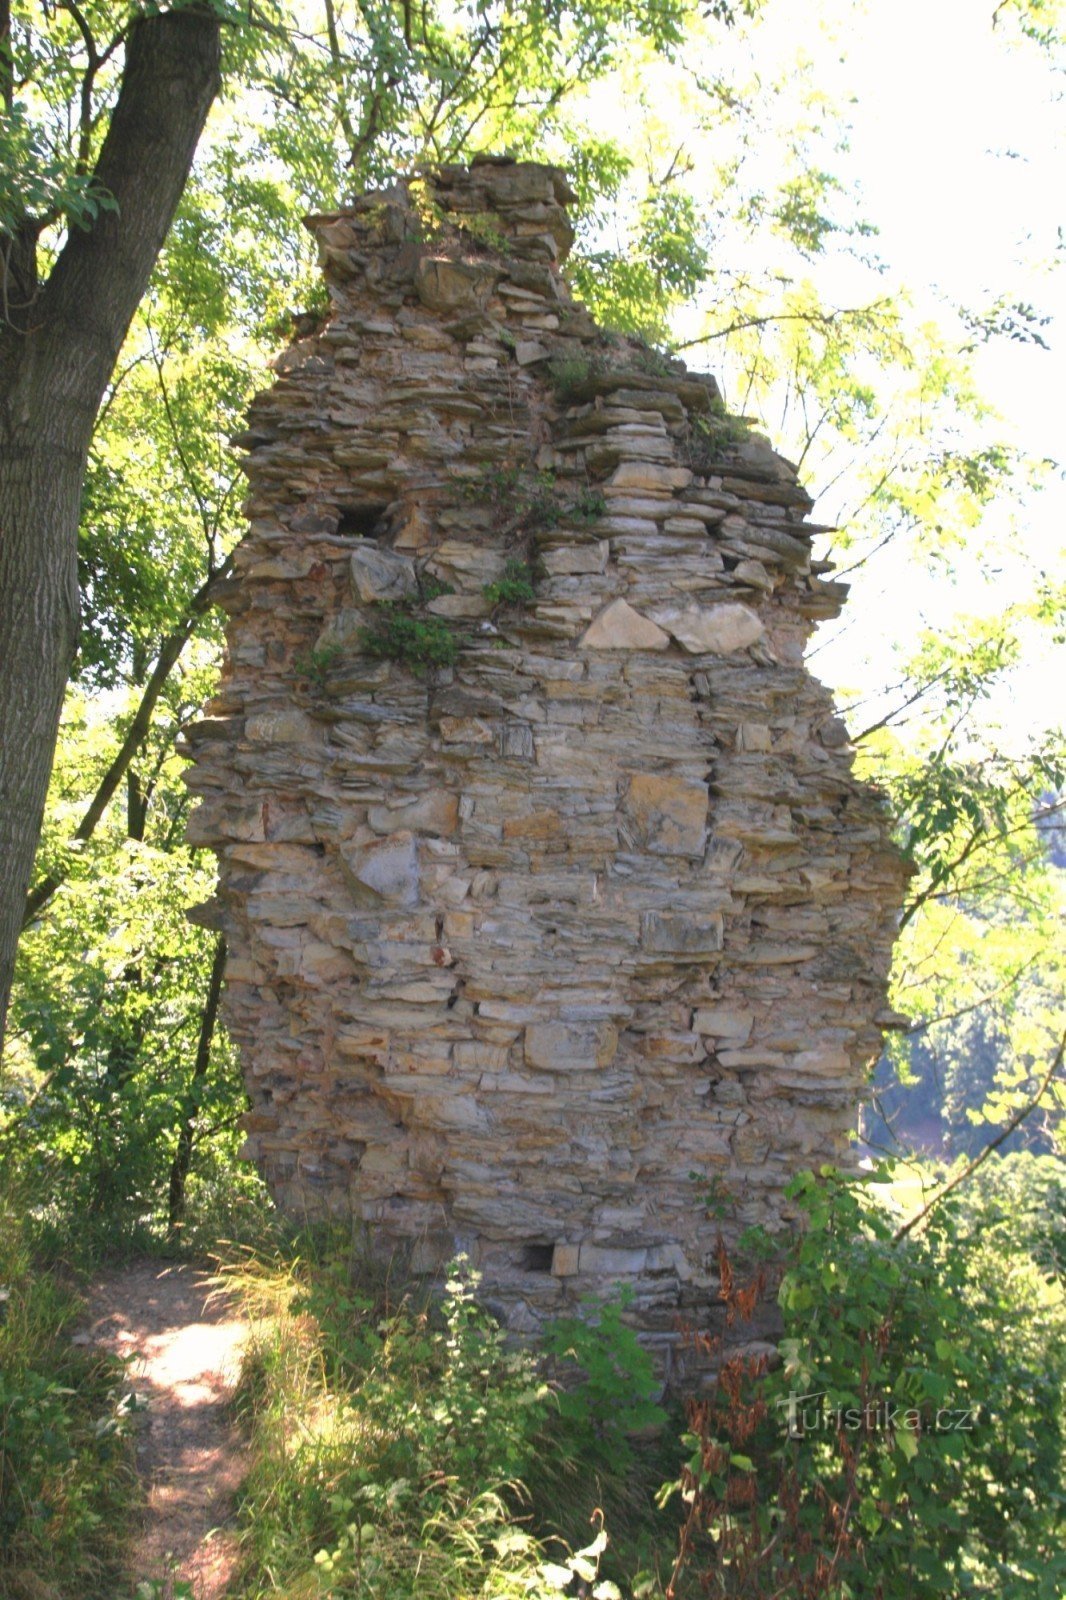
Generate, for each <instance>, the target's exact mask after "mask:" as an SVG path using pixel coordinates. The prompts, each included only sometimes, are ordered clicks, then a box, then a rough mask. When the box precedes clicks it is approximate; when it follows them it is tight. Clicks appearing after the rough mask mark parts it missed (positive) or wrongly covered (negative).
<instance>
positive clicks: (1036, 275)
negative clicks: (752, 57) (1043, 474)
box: [763, 0, 1066, 730]
mask: <svg viewBox="0 0 1066 1600" xmlns="http://www.w3.org/2000/svg"><path fill="white" fill-rule="evenodd" d="M815 9H817V13H818V14H819V15H820V17H821V18H822V19H823V20H822V25H821V28H820V29H816V28H815V26H814V25H813V23H812V13H813V12H814V10H815ZM993 9H994V7H993V4H992V0H892V3H891V4H880V3H877V0H872V3H870V4H868V5H862V4H855V3H852V0H819V4H818V6H817V8H813V7H807V6H798V7H797V6H794V5H789V4H788V3H787V0H771V5H770V8H769V10H768V12H767V14H766V18H765V21H764V27H765V23H766V22H769V23H770V25H771V26H770V29H769V32H770V33H771V35H772V36H773V37H774V38H775V39H778V40H779V41H780V47H781V51H782V54H783V55H784V56H786V57H787V55H788V54H789V53H791V52H793V51H795V50H797V49H805V50H806V51H807V53H808V54H809V55H810V56H811V57H812V59H813V65H814V78H815V81H816V82H818V83H819V84H820V85H823V86H824V87H825V88H826V89H827V90H828V91H829V92H830V93H831V94H832V95H833V98H834V99H837V98H839V99H844V98H848V97H853V99H854V103H853V104H852V105H851V107H850V121H851V133H850V155H849V156H848V157H846V158H845V159H846V160H847V162H848V171H849V172H850V174H851V175H853V176H854V177H857V178H858V181H859V184H860V186H861V193H862V196H863V200H864V208H863V209H864V211H865V214H866V215H867V216H868V217H869V218H870V219H871V220H872V221H874V222H875V223H876V224H877V226H878V228H879V237H878V240H877V250H878V253H879V255H880V256H881V257H882V258H883V259H884V260H885V261H886V262H887V263H888V266H889V268H890V272H891V276H892V278H894V279H899V280H902V281H904V282H906V283H907V284H908V285H909V286H910V287H911V289H912V290H913V291H914V292H915V294H916V295H918V296H919V303H920V304H921V303H922V301H923V300H924V299H926V298H927V296H926V295H925V294H924V293H923V291H925V290H928V289H932V288H935V289H937V290H939V291H940V292H941V293H943V294H945V295H947V296H948V297H949V298H950V299H952V300H955V301H958V302H963V303H970V304H974V303H977V304H980V303H982V302H983V301H987V300H989V299H991V298H992V297H993V296H995V295H996V294H998V293H1002V292H1003V291H1004V290H1009V291H1010V293H1011V296H1012V298H1018V299H1021V300H1025V301H1029V302H1031V303H1033V304H1034V305H1035V306H1037V307H1038V308H1039V309H1040V310H1041V311H1042V312H1044V313H1047V314H1050V315H1051V316H1052V317H1053V321H1052V323H1051V324H1050V325H1049V327H1047V328H1046V329H1044V330H1043V333H1044V337H1045V338H1046V340H1047V342H1048V343H1049V345H1050V346H1051V348H1050V349H1049V350H1046V351H1045V350H1041V349H1039V348H1038V347H1035V346H1030V345H1020V344H1007V343H1005V342H1004V341H996V342H995V343H994V344H993V345H991V346H988V347H986V348H985V349H984V350H982V351H981V352H979V356H978V374H979V378H980V381H981V386H982V388H983V389H984V391H985V392H986V393H987V394H988V396H989V398H990V400H991V401H992V402H993V404H994V405H995V407H996V409H997V410H998V411H999V412H1000V413H1001V414H1002V415H1003V417H1004V419H1005V420H1006V422H1007V424H1008V430H1007V431H1008V433H1009V434H1011V435H1013V437H1014V438H1016V439H1017V440H1018V441H1019V442H1021V443H1023V444H1024V446H1025V447H1026V448H1027V449H1028V451H1029V452H1030V453H1031V454H1033V455H1035V456H1041V457H1043V456H1047V457H1050V458H1052V459H1055V460H1057V461H1060V462H1061V461H1063V460H1066V438H1064V437H1063V432H1064V424H1066V408H1064V405H1063V395H1064V394H1066V271H1064V270H1063V268H1064V267H1066V262H1064V261H1063V260H1062V252H1061V249H1059V255H1058V261H1059V266H1058V270H1057V271H1056V270H1053V263H1054V261H1055V257H1056V249H1057V247H1059V246H1060V240H1059V228H1060V226H1061V225H1062V224H1063V223H1064V222H1066V205H1064V204H1063V201H1064V199H1066V192H1064V188H1063V183H1062V171H1063V156H1064V154H1066V150H1064V145H1066V103H1064V102H1063V100H1061V99H1059V98H1057V96H1059V95H1061V94H1063V93H1064V92H1066V78H1064V77H1063V75H1062V74H1058V75H1056V74H1055V73H1053V72H1052V71H1051V69H1050V64H1049V61H1048V59H1047V57H1046V56H1045V55H1044V54H1043V53H1042V52H1040V51H1039V50H1037V49H1036V48H1034V47H1027V46H1022V47H1020V48H1011V47H1010V46H1009V45H1008V44H1007V42H1006V41H1005V39H1004V37H1003V35H1002V33H999V32H996V31H994V30H993V28H992V24H991V18H992V12H993ZM763 38H764V40H765V34H764V35H763ZM928 301H929V310H930V312H933V311H934V310H935V302H934V300H933V298H932V296H931V295H930V296H928ZM816 488H817V486H816V485H812V490H815V491H816ZM1018 512H1019V518H1020V522H1021V525H1022V526H1023V528H1024V529H1025V533H1026V539H1025V544H1026V548H1027V549H1028V550H1029V552H1030V554H1031V555H1032V556H1033V557H1035V558H1036V559H1037V560H1038V562H1039V564H1040V565H1041V566H1043V567H1045V568H1046V569H1047V570H1049V571H1056V570H1061V568H1060V563H1061V559H1062V549H1063V529H1064V526H1066V487H1064V485H1063V481H1062V477H1061V473H1060V474H1059V475H1058V476H1057V477H1056V480H1055V481H1054V483H1053V485H1052V486H1050V487H1049V489H1047V490H1045V492H1044V493H1043V494H1040V495H1038V496H1034V497H1033V498H1032V501H1031V503H1030V504H1028V505H1026V506H1023V507H1019V508H1018ZM871 581H876V582H877V584H878V585H879V588H880V594H879V595H872V594H871V593H870V591H869V587H868V585H869V583H870V582H871ZM1008 581H1009V578H1008ZM856 582H857V584H858V585H860V586H861V587H860V588H859V589H857V591H856V593H855V612H853V615H858V613H859V611H860V609H861V613H862V614H863V616H864V617H865V618H866V619H867V620H868V619H869V618H870V617H871V616H873V615H878V614H880V615H882V616H884V617H885V618H886V619H888V621H887V625H886V626H885V628H884V630H883V636H882V637H881V638H879V639H876V641H874V642H873V649H872V650H871V651H870V662H869V665H868V666H867V668H866V671H862V670H861V669H860V666H859V659H860V657H861V655H862V654H863V653H864V651H863V647H861V646H860V645H859V642H858V640H857V639H856V637H855V630H854V629H847V628H844V629H842V631H841V633H840V636H839V640H838V641H837V642H836V643H835V644H834V643H831V642H826V643H825V645H824V647H823V648H822V649H821V650H820V651H819V657H818V667H819V671H820V672H821V673H822V674H823V675H824V676H826V677H827V678H828V679H830V680H831V681H837V682H847V681H856V679H857V678H858V677H859V676H860V675H861V676H862V677H865V676H866V672H868V671H869V667H870V666H872V667H873V668H874V671H875V673H876V674H877V675H878V676H880V675H881V673H882V671H887V659H888V658H887V651H885V650H884V649H881V648H878V646H879V645H882V646H883V645H887V644H888V642H889V640H890V637H893V636H894V637H900V636H901V634H902V635H903V636H905V630H900V629H899V628H898V626H897V627H894V626H892V621H893V620H895V621H897V622H898V620H899V618H900V615H901V613H902V615H903V616H904V617H913V616H914V615H915V613H916V612H917V613H919V614H921V615H923V616H924V618H925V620H926V621H928V622H930V623H932V624H935V623H936V622H937V621H938V620H941V619H943V618H944V616H945V614H946V612H947V610H948V609H969V608H973V609H982V610H983V609H986V608H990V607H993V606H994V605H995V603H996V595H995V589H994V588H993V589H992V590H991V592H990V591H989V590H988V589H985V590H984V591H982V589H981V588H980V587H979V586H978V585H977V584H976V583H967V582H965V581H964V582H963V583H962V584H961V586H960V587H959V589H958V591H957V592H956V593H955V594H954V595H953V596H950V597H949V596H946V595H945V593H944V585H943V582H942V580H937V579H935V578H927V577H926V576H925V574H924V573H921V572H918V571H916V570H915V569H914V567H913V565H912V566H910V567H904V566H902V564H901V563H900V562H898V561H893V560H887V561H882V562H880V563H879V566H878V570H877V571H876V573H875V572H873V571H871V572H870V573H869V574H864V575H863V576H862V577H861V578H857V579H856ZM946 601H947V602H948V604H947V605H946V604H945V602H946ZM882 606H883V607H884V608H885V609H884V610H881V607H882ZM862 633H863V645H864V646H865V647H869V646H870V645H871V639H870V630H869V628H868V626H867V627H864V628H863V629H862ZM1064 682H1066V661H1064V660H1063V658H1062V656H1061V654H1060V655H1059V657H1058V659H1057V660H1052V659H1051V657H1050V656H1049V655H1048V654H1047V653H1046V650H1045V649H1042V650H1041V651H1040V652H1039V653H1038V654H1036V655H1035V656H1034V658H1033V659H1032V660H1031V661H1030V663H1029V665H1028V667H1027V668H1026V669H1024V670H1023V671H1022V672H1021V673H1020V674H1018V675H1017V677H1016V680H1015V683H1014V685H1013V687H1012V690H1011V692H1010V703H1009V709H1008V705H1007V704H1006V703H1005V702H1004V701H1002V700H1001V702H1000V703H999V704H998V705H996V706H994V707H993V713H994V714H997V713H998V714H999V716H1000V717H1001V719H1004V720H1006V721H1007V722H1008V723H1010V724H1012V725H1013V727H1014V729H1015V730H1016V729H1017V727H1018V724H1019V720H1022V721H1024V722H1026V723H1029V724H1030V725H1031V726H1047V725H1050V724H1053V723H1055V722H1060V721H1061V719H1062V685H1063V683H1064Z"/></svg>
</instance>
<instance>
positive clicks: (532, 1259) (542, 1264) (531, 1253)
mask: <svg viewBox="0 0 1066 1600" xmlns="http://www.w3.org/2000/svg"><path fill="white" fill-rule="evenodd" d="M554 1254H555V1246H554V1245H553V1244H527V1245H523V1247H522V1254H521V1256H520V1257H519V1260H518V1265H519V1266H520V1267H521V1269H522V1271H523V1272H550V1271H551V1269H552V1256H553V1255H554Z"/></svg>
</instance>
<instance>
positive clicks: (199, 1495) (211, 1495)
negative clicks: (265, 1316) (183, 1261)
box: [78, 1261, 248, 1600]
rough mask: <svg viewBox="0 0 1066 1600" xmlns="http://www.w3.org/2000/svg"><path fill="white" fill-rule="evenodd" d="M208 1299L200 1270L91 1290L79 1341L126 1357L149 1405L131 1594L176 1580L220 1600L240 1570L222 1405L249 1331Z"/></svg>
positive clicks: (158, 1265)
mask: <svg viewBox="0 0 1066 1600" xmlns="http://www.w3.org/2000/svg"><path fill="white" fill-rule="evenodd" d="M210 1295H211V1284H210V1281H209V1278H208V1276H207V1275H206V1274H205V1273H203V1272H201V1271H199V1270H197V1269H196V1268H194V1267H189V1266H167V1265H166V1264H165V1263H163V1262H159V1261H142V1262H136V1263H135V1264H134V1265H132V1266H129V1267H124V1268H122V1269H120V1270H117V1271H115V1272H112V1273H108V1274H107V1275H106V1276H103V1277H101V1278H99V1279H98V1280H97V1281H96V1282H95V1283H94V1284H93V1285H92V1287H91V1288H90V1290H89V1292H88V1297H87V1298H88V1303H89V1313H88V1322H87V1325H86V1327H85V1330H84V1331H83V1332H82V1333H81V1334H80V1335H79V1336H78V1338H79V1342H84V1343H92V1344H99V1345H102V1346H104V1347H105V1348H106V1349H108V1350H112V1351H114V1353H115V1354H116V1355H118V1356H120V1357H122V1358H123V1359H124V1360H125V1361H126V1362H127V1372H128V1375H129V1387H130V1388H131V1389H132V1390H133V1391H134V1392H135V1393H136V1395H137V1397H138V1400H140V1401H142V1402H146V1409H145V1410H144V1411H143V1412H141V1413H139V1428H138V1432H137V1466H138V1470H139V1472H140V1474H141V1479H142V1482H143V1484H144V1490H145V1498H146V1511H145V1520H144V1526H143V1529H142V1531H141V1534H140V1536H139V1538H138V1540H137V1542H136V1545H135V1549H134V1553H133V1557H132V1562H131V1579H132V1584H131V1588H135V1587H136V1585H137V1584H138V1583H143V1582H144V1581H145V1580H146V1579H148V1580H151V1579H154V1580H156V1581H157V1582H158V1583H159V1585H160V1590H159V1592H160V1596H161V1600H163V1597H166V1600H169V1597H170V1596H171V1595H173V1594H174V1592H175V1587H176V1584H177V1583H179V1582H184V1583H185V1584H188V1585H190V1586H191V1589H192V1593H193V1595H194V1596H195V1600H223V1597H224V1596H225V1594H226V1589H227V1584H228V1582H229V1579H230V1577H231V1575H232V1572H233V1569H234V1566H235V1558H236V1544H235V1538H234V1534H233V1531H232V1526H231V1525H230V1524H231V1519H232V1515H233V1505H234V1497H235V1495H236V1491H237V1489H238V1487H239V1486H240V1482H241V1478H242V1476H243V1474H244V1470H245V1462H244V1457H243V1452H242V1445H241V1440H240V1437H239V1435H238V1433H237V1431H236V1430H235V1428H234V1426H233V1424H232V1423H231V1421H230V1420H229V1418H228V1416H227V1414H226V1400H227V1398H228V1396H229V1394H230V1391H231V1390H232V1387H233V1384H234V1382H235V1380H236V1377H237V1372H238V1369H239V1365H240V1353H241V1346H242V1344H243V1342H244V1339H245V1338H246V1336H247V1333H248V1328H247V1324H246V1323H244V1322H243V1321H241V1320H240V1319H239V1318H237V1317H236V1316H235V1314H234V1311H233V1308H232V1305H227V1304H226V1302H225V1301H224V1300H221V1299H211V1300H209V1296H210ZM177 1592H178V1593H179V1594H180V1593H181V1592H182V1591H181V1590H178V1591H177ZM185 1592H188V1591H185Z"/></svg>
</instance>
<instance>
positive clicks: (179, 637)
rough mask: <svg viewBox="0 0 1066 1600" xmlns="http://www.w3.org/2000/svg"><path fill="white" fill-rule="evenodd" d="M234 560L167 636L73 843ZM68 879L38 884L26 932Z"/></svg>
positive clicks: (90, 822) (99, 805)
mask: <svg viewBox="0 0 1066 1600" xmlns="http://www.w3.org/2000/svg"><path fill="white" fill-rule="evenodd" d="M232 562H233V557H232V556H227V557H226V560H225V561H224V562H223V563H222V565H221V566H220V567H219V569H218V571H217V572H213V573H212V574H211V577H210V578H208V580H207V582H206V583H204V584H202V585H201V587H200V588H199V589H198V590H197V591H196V593H195V594H194V595H193V597H192V599H191V600H190V602H189V605H188V609H187V611H186V614H185V618H184V620H183V621H182V623H181V626H180V627H178V628H175V629H174V631H173V633H170V634H168V635H167V637H166V638H165V639H164V640H163V643H162V645H161V646H160V649H159V655H158V657H157V658H156V664H155V666H154V668H153V669H152V674H151V677H150V678H149V679H148V682H147V683H146V684H145V687H144V693H143V694H142V695H141V699H140V704H139V705H138V707H137V710H136V711H135V712H134V714H133V720H132V722H131V723H130V725H129V727H128V728H127V729H126V735H125V738H124V739H123V741H122V743H121V745H120V746H119V748H118V751H117V753H116V755H115V757H114V759H113V761H112V762H111V765H110V766H109V767H108V769H107V771H106V772H105V773H104V776H103V778H102V779H101V781H100V785H99V787H98V789H97V791H96V793H95V794H94V796H93V798H92V800H91V802H90V804H89V808H88V810H87V811H86V813H85V815H84V816H83V817H82V819H81V821H80V822H79V824H78V826H77V828H76V829H75V830H74V837H73V839H72V840H71V843H72V844H84V843H85V841H86V840H87V839H91V838H92V836H93V834H94V833H95V831H96V827H97V824H98V823H99V821H100V818H101V817H102V816H103V814H104V812H105V811H106V810H107V807H108V805H109V804H110V802H111V799H112V796H113V795H114V793H115V790H116V789H117V788H118V786H119V784H120V783H121V782H122V780H123V778H124V777H125V775H126V772H127V770H128V768H129V765H130V763H131V761H132V760H133V758H134V756H135V755H136V754H137V751H138V750H139V749H140V747H141V745H142V744H143V743H144V741H145V739H146V738H147V736H148V730H149V728H150V727H151V724H152V713H153V711H154V710H155V707H156V703H157V702H158V700H159V697H160V695H161V694H162V693H163V690H164V688H165V687H166V683H167V679H168V678H169V677H170V674H171V673H172V672H173V670H174V667H175V666H176V665H177V661H178V657H179V656H180V655H181V652H182V651H183V650H184V648H185V646H186V645H187V644H188V642H189V640H190V638H191V637H192V633H193V629H194V628H195V626H196V622H197V619H198V618H199V617H201V616H202V615H203V613H204V612H205V611H206V610H207V609H208V608H209V606H210V605H211V604H212V600H213V597H214V594H215V591H216V588H217V585H218V584H219V583H221V582H222V581H223V579H225V578H226V577H228V576H229V572H230V568H231V566H232ZM65 879H66V874H65V873H64V872H59V873H58V874H49V875H48V876H47V877H44V878H42V879H41V880H40V882H39V883H37V884H35V885H34V887H33V888H32V889H31V890H30V892H29V894H28V895H27V896H26V909H25V912H24V913H23V918H22V926H23V928H24V929H25V928H26V927H28V926H29V924H30V923H31V922H33V921H34V919H35V918H36V917H38V916H40V914H41V912H42V911H43V910H44V908H45V906H46V905H47V904H48V902H49V900H51V898H52V896H53V895H54V894H55V892H56V890H57V889H58V888H60V887H61V885H62V884H63V883H64V881H65Z"/></svg>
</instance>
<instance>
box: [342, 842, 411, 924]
mask: <svg viewBox="0 0 1066 1600" xmlns="http://www.w3.org/2000/svg"><path fill="white" fill-rule="evenodd" d="M341 860H342V861H343V863H344V867H345V876H346V877H347V879H348V882H349V884H350V885H351V887H352V891H353V893H354V895H355V897H356V902H357V903H360V904H367V903H370V904H373V903H374V902H375V901H387V902H388V903H389V904H390V905H395V906H404V907H407V908H410V907H412V906H416V905H417V904H418V900H419V887H420V882H421V878H420V873H419V866H418V843H417V841H416V839H415V837H414V835H413V834H411V833H394V834H393V835H392V837H391V838H389V839H387V840H381V841H379V842H377V843H375V844H371V845H362V846H359V847H357V846H355V845H342V846H341Z"/></svg>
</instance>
